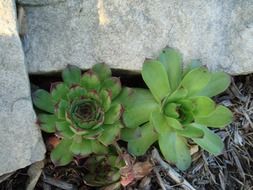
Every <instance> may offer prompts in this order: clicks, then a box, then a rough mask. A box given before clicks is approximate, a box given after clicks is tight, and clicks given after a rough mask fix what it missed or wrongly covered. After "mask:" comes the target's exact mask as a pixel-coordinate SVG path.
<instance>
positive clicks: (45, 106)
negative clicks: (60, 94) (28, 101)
mask: <svg viewBox="0 0 253 190" xmlns="http://www.w3.org/2000/svg"><path fill="white" fill-rule="evenodd" d="M32 97H33V103H34V105H35V106H36V107H37V108H39V109H41V110H43V111H46V112H48V113H54V102H53V99H52V96H51V95H50V94H49V93H48V92H47V91H45V90H42V89H39V90H37V91H35V92H34V93H33V96H32Z"/></svg>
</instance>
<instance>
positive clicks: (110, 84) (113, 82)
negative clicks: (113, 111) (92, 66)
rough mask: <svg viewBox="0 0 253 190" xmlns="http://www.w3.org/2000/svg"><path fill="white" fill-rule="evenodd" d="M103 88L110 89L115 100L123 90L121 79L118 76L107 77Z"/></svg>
mask: <svg viewBox="0 0 253 190" xmlns="http://www.w3.org/2000/svg"><path fill="white" fill-rule="evenodd" d="M102 89H103V90H107V91H109V92H110V93H111V97H112V100H113V99H114V98H115V97H117V96H118V95H119V93H120V91H121V83H120V80H119V79H118V78H116V77H111V78H107V79H105V80H104V82H103V84H102Z"/></svg>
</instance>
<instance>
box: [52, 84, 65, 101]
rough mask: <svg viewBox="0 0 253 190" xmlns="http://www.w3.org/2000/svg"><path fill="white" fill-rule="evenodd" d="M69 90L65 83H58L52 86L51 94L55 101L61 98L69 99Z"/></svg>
mask: <svg viewBox="0 0 253 190" xmlns="http://www.w3.org/2000/svg"><path fill="white" fill-rule="evenodd" d="M68 92H69V87H68V86H67V85H66V84H64V83H58V84H57V85H55V86H54V88H51V95H52V98H53V100H54V101H55V102H59V101H60V100H61V99H64V100H67V93H68Z"/></svg>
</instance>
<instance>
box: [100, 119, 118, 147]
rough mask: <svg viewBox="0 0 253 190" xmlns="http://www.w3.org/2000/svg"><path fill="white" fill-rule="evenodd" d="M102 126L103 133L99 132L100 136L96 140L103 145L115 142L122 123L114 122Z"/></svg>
mask: <svg viewBox="0 0 253 190" xmlns="http://www.w3.org/2000/svg"><path fill="white" fill-rule="evenodd" d="M103 128H104V131H103V134H101V136H99V137H98V140H99V141H100V142H101V143H102V144H104V145H105V146H108V145H110V144H113V142H115V141H116V140H117V139H118V137H119V133H120V129H121V128H122V125H121V124H119V123H116V124H112V125H104V126H103Z"/></svg>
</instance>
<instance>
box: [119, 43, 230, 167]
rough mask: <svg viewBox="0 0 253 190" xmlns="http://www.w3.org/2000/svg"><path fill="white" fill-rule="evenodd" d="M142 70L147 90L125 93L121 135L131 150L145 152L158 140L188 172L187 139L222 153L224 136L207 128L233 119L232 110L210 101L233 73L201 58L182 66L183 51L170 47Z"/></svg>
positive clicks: (168, 157) (165, 152) (167, 155)
mask: <svg viewBox="0 0 253 190" xmlns="http://www.w3.org/2000/svg"><path fill="white" fill-rule="evenodd" d="M141 74H142V78H143V80H144V81H145V83H146V85H147V86H148V88H149V90H147V89H124V92H123V93H122V96H121V100H122V102H124V106H125V112H124V114H123V121H124V123H125V125H126V127H127V128H125V129H123V131H122V139H123V140H125V141H128V150H129V151H130V152H131V153H132V154H134V155H137V156H139V155H143V154H144V153H145V152H146V151H147V149H148V148H149V147H150V146H151V145H152V144H153V143H154V142H156V141H158V144H159V147H160V150H161V152H162V154H163V156H164V157H165V159H166V160H168V161H169V162H171V163H174V164H176V166H177V167H178V168H179V169H181V170H185V169H187V168H188V167H189V166H190V164H191V155H190V151H189V143H196V144H198V145H199V146H200V147H202V148H203V149H205V150H206V151H208V152H209V153H212V154H214V155H218V154H220V153H221V152H222V150H223V148H224V145H223V142H222V140H221V139H220V138H219V136H218V135H216V134H215V133H214V132H212V131H211V130H209V129H208V127H212V128H222V127H224V126H226V125H228V124H229V123H230V122H231V121H232V117H233V115H232V113H231V111H230V110H229V109H228V108H226V107H224V106H222V105H216V103H215V102H214V101H213V100H212V99H211V97H213V96H215V95H217V94H219V93H221V92H223V91H224V90H225V89H227V87H228V86H229V84H230V77H229V75H227V74H225V73H223V72H213V73H211V72H209V71H208V70H207V68H205V67H203V66H201V63H200V62H199V61H198V60H193V61H192V62H191V63H190V64H188V66H187V68H185V69H184V70H183V67H182V58H181V55H180V53H178V52H177V51H176V50H174V49H171V48H167V49H165V50H163V52H162V53H161V54H160V56H159V59H157V60H147V61H145V63H144V65H143V68H142V72H141Z"/></svg>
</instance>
